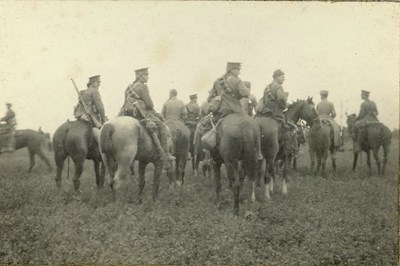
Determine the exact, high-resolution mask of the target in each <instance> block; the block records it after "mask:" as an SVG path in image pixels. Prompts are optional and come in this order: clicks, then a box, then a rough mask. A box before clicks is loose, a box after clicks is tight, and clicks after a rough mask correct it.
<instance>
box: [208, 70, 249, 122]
mask: <svg viewBox="0 0 400 266" xmlns="http://www.w3.org/2000/svg"><path fill="white" fill-rule="evenodd" d="M248 95H249V89H248V88H247V87H246V86H245V85H244V84H243V81H242V80H241V79H240V78H237V77H234V76H232V75H228V76H223V77H222V78H219V79H217V80H216V81H215V82H214V86H213V88H212V89H211V91H210V95H209V97H208V99H209V100H210V99H212V98H214V97H215V96H220V97H221V101H220V104H218V102H211V103H210V111H213V112H219V113H222V114H228V113H243V110H242V106H241V105H240V99H241V98H243V97H247V96H248ZM218 105H219V106H218Z"/></svg>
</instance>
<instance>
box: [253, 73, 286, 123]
mask: <svg viewBox="0 0 400 266" xmlns="http://www.w3.org/2000/svg"><path fill="white" fill-rule="evenodd" d="M260 102H261V103H259V104H261V106H262V107H261V110H259V111H260V114H261V115H263V116H272V117H273V118H275V119H276V120H278V121H280V122H282V123H285V114H284V113H283V110H285V109H286V106H287V94H286V93H285V91H284V90H283V87H282V85H281V84H280V83H278V82H277V81H276V80H274V81H272V82H271V83H270V84H269V85H268V86H267V87H266V88H265V90H264V94H263V98H262V100H261V101H260Z"/></svg>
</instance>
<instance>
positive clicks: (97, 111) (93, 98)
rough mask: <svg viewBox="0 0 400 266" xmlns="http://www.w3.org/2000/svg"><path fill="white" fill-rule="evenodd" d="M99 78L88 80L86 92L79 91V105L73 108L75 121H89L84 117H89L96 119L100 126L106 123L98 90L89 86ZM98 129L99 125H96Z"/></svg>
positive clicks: (94, 77)
mask: <svg viewBox="0 0 400 266" xmlns="http://www.w3.org/2000/svg"><path fill="white" fill-rule="evenodd" d="M99 80H100V76H93V77H90V78H89V83H88V88H87V89H86V90H83V91H80V95H81V98H80V99H79V103H78V104H77V105H76V106H75V109H74V117H75V118H77V119H83V120H86V121H91V120H90V118H88V117H86V115H87V114H88V115H90V116H92V117H94V118H96V119H97V120H98V121H99V122H100V123H101V124H103V123H104V122H105V121H106V116H105V111H104V105H103V101H102V100H101V96H100V93H99V90H98V88H95V87H91V86H90V85H91V84H92V83H93V82H95V81H99ZM81 99H82V100H83V102H84V104H85V106H86V108H87V110H85V107H84V106H83V104H82V103H81ZM97 127H99V125H97Z"/></svg>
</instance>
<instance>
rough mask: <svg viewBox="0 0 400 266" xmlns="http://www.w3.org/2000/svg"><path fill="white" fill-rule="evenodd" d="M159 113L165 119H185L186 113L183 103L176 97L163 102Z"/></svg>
mask: <svg viewBox="0 0 400 266" xmlns="http://www.w3.org/2000/svg"><path fill="white" fill-rule="evenodd" d="M161 114H162V115H163V117H164V118H165V120H185V119H186V117H187V115H188V113H187V110H186V107H185V104H184V103H183V101H181V100H178V99H177V98H176V97H172V98H171V99H169V100H168V101H166V102H165V103H164V105H163V107H162V111H161Z"/></svg>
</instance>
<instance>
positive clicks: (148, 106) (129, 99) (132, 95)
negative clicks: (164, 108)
mask: <svg viewBox="0 0 400 266" xmlns="http://www.w3.org/2000/svg"><path fill="white" fill-rule="evenodd" d="M154 113H155V111H154V104H153V100H152V99H151V97H150V93H149V88H148V87H147V85H146V84H144V83H141V82H134V83H132V84H130V85H129V86H128V88H126V90H125V103H124V106H123V107H122V109H121V111H120V114H119V115H131V116H133V117H136V118H139V119H142V118H144V117H147V118H149V117H150V116H152V115H153V114H154Z"/></svg>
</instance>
